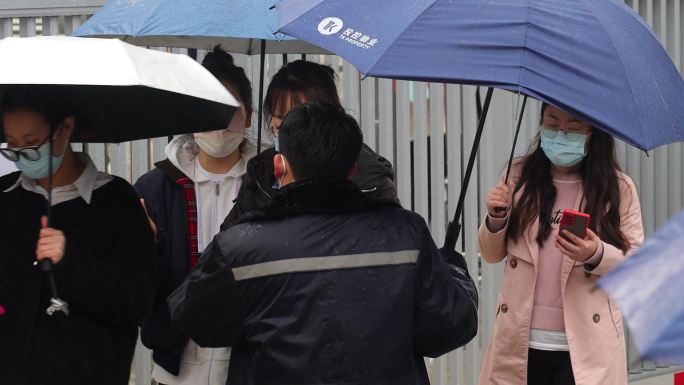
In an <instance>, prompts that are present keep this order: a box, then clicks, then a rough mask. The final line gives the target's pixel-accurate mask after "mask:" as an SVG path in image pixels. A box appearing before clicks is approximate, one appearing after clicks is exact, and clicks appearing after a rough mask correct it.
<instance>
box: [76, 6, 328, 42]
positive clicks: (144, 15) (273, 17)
mask: <svg viewBox="0 0 684 385" xmlns="http://www.w3.org/2000/svg"><path fill="white" fill-rule="evenodd" d="M275 1H276V0H192V1H188V0H137V1H133V0H110V1H108V2H107V3H106V4H105V5H104V6H103V7H102V8H101V9H100V10H99V11H98V12H97V13H96V14H95V15H93V16H92V17H91V18H90V19H88V21H87V22H86V23H84V24H83V25H82V26H81V27H80V28H79V29H78V30H76V32H74V36H84V37H85V36H96V37H117V38H120V39H122V40H124V41H126V42H128V43H131V44H136V45H144V46H154V47H184V48H199V49H211V48H213V47H214V46H215V45H217V44H221V46H222V47H223V49H225V50H227V51H229V52H234V53H243V54H247V55H252V54H259V53H261V47H260V45H261V41H262V40H263V41H264V42H265V52H266V53H322V52H323V50H322V49H320V48H318V47H315V46H313V45H311V44H308V43H306V42H303V41H301V40H294V39H292V38H289V37H287V36H285V35H283V34H282V33H275V32H276V30H277V28H278V21H279V19H280V16H279V15H278V12H276V11H275V10H273V9H270V8H271V6H272V5H273V3H274V2H275Z"/></svg>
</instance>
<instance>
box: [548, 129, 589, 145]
mask: <svg viewBox="0 0 684 385" xmlns="http://www.w3.org/2000/svg"><path fill="white" fill-rule="evenodd" d="M541 132H542V135H544V136H545V137H547V138H549V139H552V138H555V137H557V136H558V133H559V132H563V133H564V134H565V137H566V138H567V139H568V140H569V141H571V142H579V141H581V140H582V139H585V138H586V137H587V136H589V134H588V133H586V132H582V131H563V130H558V129H554V128H551V127H542V130H541Z"/></svg>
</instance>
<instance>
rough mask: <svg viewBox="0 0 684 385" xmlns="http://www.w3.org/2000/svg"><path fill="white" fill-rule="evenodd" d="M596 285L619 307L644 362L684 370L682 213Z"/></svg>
mask: <svg viewBox="0 0 684 385" xmlns="http://www.w3.org/2000/svg"><path fill="white" fill-rule="evenodd" d="M598 285H599V286H600V287H601V288H602V289H604V290H605V291H606V292H607V293H608V294H610V296H611V297H612V298H614V299H615V301H616V302H617V303H618V305H620V309H621V310H622V313H623V315H624V317H625V319H626V320H627V324H628V325H629V329H630V331H631V333H632V334H633V335H634V340H635V341H636V346H637V348H638V350H639V353H640V354H641V356H642V357H643V358H646V359H651V360H656V361H660V362H667V363H671V364H683V365H684V300H682V294H684V212H682V213H680V214H679V215H677V216H676V217H674V218H673V219H672V220H670V222H668V223H667V224H666V225H665V226H663V227H662V228H660V229H659V230H658V231H657V232H656V233H655V234H654V235H653V237H651V238H650V239H649V240H647V241H646V242H645V243H644V245H643V246H642V247H641V248H640V249H638V250H637V251H636V252H635V253H634V255H632V256H631V257H629V258H627V260H625V262H623V263H621V264H620V265H618V266H617V267H616V268H615V269H614V270H613V271H611V272H610V273H608V274H607V275H606V276H605V277H603V278H602V279H601V280H600V281H599V282H598Z"/></svg>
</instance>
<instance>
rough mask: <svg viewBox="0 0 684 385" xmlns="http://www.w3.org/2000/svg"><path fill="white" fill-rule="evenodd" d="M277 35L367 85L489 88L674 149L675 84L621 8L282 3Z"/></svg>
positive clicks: (569, 1) (485, 0)
mask: <svg viewBox="0 0 684 385" xmlns="http://www.w3.org/2000/svg"><path fill="white" fill-rule="evenodd" d="M276 9H277V10H279V11H280V14H281V15H282V19H281V27H280V29H279V31H280V32H284V33H286V34H288V35H290V36H293V37H297V38H300V39H302V40H306V41H308V42H310V43H312V44H315V45H317V46H320V47H322V48H325V49H327V50H329V51H332V52H334V53H336V54H338V55H340V56H342V57H344V58H345V59H347V60H348V61H350V62H351V63H352V64H354V65H355V66H356V67H357V68H358V69H359V70H360V71H361V72H363V73H364V74H366V75H369V76H378V77H385V78H395V79H410V80H424V81H431V82H449V83H462V84H474V85H484V86H493V87H497V88H503V89H507V90H512V91H516V92H521V93H523V94H526V95H529V96H531V97H534V98H537V99H540V100H543V101H546V102H548V103H551V104H553V105H555V106H557V107H559V108H562V109H564V110H567V111H568V112H571V113H572V114H573V115H575V116H578V117H581V118H583V119H585V120H587V121H589V122H591V123H592V124H593V125H594V126H596V127H597V128H600V129H602V130H604V131H606V132H608V133H610V134H612V135H614V136H616V137H618V138H620V139H622V140H624V141H626V142H627V143H630V144H632V145H634V146H636V147H638V148H640V149H643V150H650V149H653V148H655V147H657V146H660V145H664V144H668V143H673V142H678V141H682V140H684V81H682V76H681V74H680V73H679V72H678V71H677V69H676V68H675V66H674V64H673V63H672V60H671V59H670V57H669V56H668V54H667V52H666V51H665V49H664V48H663V47H662V45H661V44H660V42H659V41H658V39H657V37H656V36H655V35H654V34H653V32H652V31H651V29H650V28H649V27H648V26H647V25H646V24H645V23H644V21H643V20H642V19H641V18H640V17H639V16H638V15H637V14H636V13H634V11H633V10H632V9H630V8H629V7H628V6H627V5H625V4H624V3H623V2H622V1H619V0H602V1H598V0H595V1H591V0H458V1H454V0H376V1H365V0H346V1H334V0H282V1H279V2H278V3H277V4H276Z"/></svg>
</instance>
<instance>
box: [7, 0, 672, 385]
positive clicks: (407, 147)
mask: <svg viewBox="0 0 684 385" xmlns="http://www.w3.org/2000/svg"><path fill="white" fill-rule="evenodd" d="M628 4H629V5H630V6H632V7H633V8H634V9H635V10H637V11H638V12H639V13H640V14H641V15H642V16H643V17H644V18H645V19H646V20H647V21H648V23H649V24H650V25H651V26H652V27H653V29H654V30H655V32H656V33H657V34H658V36H659V37H660V38H661V41H662V42H663V44H664V45H665V46H666V47H667V49H668V51H669V53H670V55H671V56H672V58H673V60H674V62H675V64H676V65H677V67H678V68H679V69H680V71H681V69H682V66H684V58H683V57H682V51H683V50H684V39H682V18H683V17H684V10H683V9H682V0H632V1H628ZM1 12H2V11H1V10H0V14H1ZM36 16H40V15H39V14H37V15H36ZM84 19H85V16H81V15H75V16H50V17H43V18H33V17H30V18H28V17H27V18H20V19H16V18H15V19H9V18H5V19H2V18H0V37H5V36H10V35H20V36H34V35H36V34H45V35H54V34H70V33H71V32H72V31H73V30H74V29H76V28H77V27H78V26H79V25H80V24H81V23H82V22H83V21H84ZM174 52H179V53H184V50H175V51H174ZM202 55H203V53H202V52H200V53H199V56H200V57H199V58H198V59H200V60H201V57H202ZM300 58H301V56H300V55H289V57H284V56H282V55H269V56H268V58H267V74H266V75H267V76H266V78H267V79H268V78H270V77H271V76H272V75H273V74H274V73H275V71H276V70H277V69H278V68H279V67H280V66H281V65H282V64H283V62H284V61H285V60H290V61H292V60H296V59H300ZM235 59H236V63H237V64H239V65H242V66H243V67H244V68H245V69H246V72H247V73H248V75H249V76H251V78H252V79H255V81H258V63H259V57H258V56H254V57H246V56H243V55H235ZM306 59H307V60H311V61H317V62H321V63H325V64H328V65H330V66H332V67H333V68H334V69H335V70H336V71H337V72H338V74H339V77H338V87H339V90H340V93H341V96H342V100H343V104H344V106H345V107H346V108H347V109H348V110H349V112H350V113H351V114H353V115H354V116H356V117H357V118H358V119H359V121H360V123H361V126H362V129H363V133H364V137H365V141H366V142H367V143H368V145H369V146H371V147H372V148H374V149H375V150H376V151H377V152H378V153H380V154H382V155H383V156H385V157H386V158H388V159H389V160H390V161H392V163H393V164H394V165H395V168H396V171H397V188H398V191H399V196H400V199H401V201H402V203H403V204H404V206H405V207H407V208H411V209H413V210H414V211H416V212H418V213H419V214H421V215H422V216H423V217H425V218H426V219H427V220H428V221H429V224H430V226H431V229H432V233H433V236H434V238H435V239H436V241H437V243H438V244H439V243H441V242H442V240H443V239H444V234H445V228H446V224H447V223H448V220H449V218H451V216H452V215H453V213H454V211H455V206H456V202H457V197H458V193H459V191H460V188H461V182H460V181H461V177H462V174H463V172H464V168H465V163H466V161H467V158H468V156H469V151H470V145H471V143H472V141H473V137H474V135H475V129H476V118H477V116H476V115H477V112H476V106H475V92H476V88H475V87H471V86H457V85H444V84H427V83H418V82H406V81H392V80H385V79H375V78H366V79H362V76H360V74H359V73H358V71H356V69H354V67H353V66H351V65H350V64H349V63H346V62H344V61H343V60H341V59H340V58H338V57H335V56H318V55H308V56H307V57H306ZM51 60H58V58H48V57H46V58H45V63H46V65H49V63H50V61H51ZM644 70H645V71H647V70H648V69H646V68H645V69H644ZM257 85H258V84H256V83H255V84H254V86H255V89H254V97H255V100H256V98H257V97H258V94H257V92H258V91H257V88H256V87H257ZM520 102H521V98H519V97H518V96H516V95H514V94H512V93H509V92H504V91H498V90H497V91H495V93H494V98H493V101H492V108H491V112H490V115H489V119H488V122H487V125H486V128H485V133H484V136H483V139H482V145H481V148H480V152H479V157H478V161H477V163H476V170H477V172H476V173H475V174H474V175H473V179H472V181H471V185H470V189H469V193H468V196H467V199H466V206H465V207H466V208H465V212H464V215H463V224H464V227H463V234H462V236H461V248H462V249H463V250H464V251H465V253H466V256H467V259H468V263H469V266H470V268H471V271H479V272H480V299H481V304H480V317H481V321H482V325H481V327H480V334H479V337H478V338H476V340H475V341H474V342H473V343H471V344H470V345H468V346H466V347H465V348H463V349H460V350H458V351H456V352H454V353H452V354H449V355H447V356H445V357H442V358H440V359H437V360H431V361H430V365H431V376H432V380H433V383H435V384H475V383H476V382H477V377H478V373H479V367H480V362H481V359H482V355H483V351H484V349H485V348H486V344H487V341H488V338H489V334H490V329H491V326H492V323H493V320H494V316H495V314H494V310H495V309H494V308H495V304H496V296H497V293H498V290H499V287H500V282H501V278H502V271H503V266H502V265H501V264H499V265H489V264H486V263H483V264H481V263H480V260H479V257H478V256H477V250H476V245H475V237H476V230H477V226H478V224H479V223H480V220H481V218H482V214H483V213H484V211H485V209H484V203H483V202H484V197H485V195H486V193H487V190H488V189H489V187H491V186H492V185H494V184H495V183H496V182H497V181H498V178H499V175H500V174H501V172H502V170H503V167H504V165H505V162H506V161H507V158H508V154H509V151H510V148H511V145H512V139H513V132H514V128H515V126H514V122H515V119H516V111H518V110H519V105H520V104H519V103H520ZM616 102H619V101H616ZM538 119H539V103H537V102H535V101H533V102H530V103H528V105H527V108H526V111H525V115H524V119H523V128H522V131H521V136H520V141H519V144H518V149H517V153H518V155H522V154H523V153H524V152H525V150H526V148H527V145H528V144H529V143H530V140H531V138H532V137H534V135H535V134H536V133H537V131H538V129H539V127H538ZM256 121H257V120H256V119H253V122H256ZM165 144H166V139H165V138H159V139H152V140H143V141H137V142H132V143H126V144H121V145H102V144H88V145H86V146H85V150H87V151H88V152H89V153H90V154H91V156H92V157H93V159H94V161H95V163H96V165H97V166H98V167H99V168H100V169H103V170H107V171H108V172H110V173H112V174H115V175H119V176H122V177H124V178H126V179H128V180H130V181H132V182H134V181H135V180H136V179H137V178H138V177H139V176H141V175H142V174H144V173H145V172H146V171H147V170H148V169H149V168H150V167H151V165H152V164H153V163H154V162H155V161H157V160H160V159H162V158H163V157H164V152H163V150H164V145H165ZM682 146H683V145H682V144H675V145H670V146H667V147H664V148H660V149H657V150H655V151H653V152H652V153H651V154H649V155H650V156H647V154H645V153H643V152H641V151H639V150H636V149H634V148H631V147H630V146H628V145H625V144H624V143H621V142H620V143H619V144H618V156H619V160H620V162H621V164H622V166H623V168H624V170H625V171H626V172H627V174H629V175H630V176H631V177H632V178H633V179H634V181H635V183H636V185H637V188H638V190H639V194H640V198H641V203H642V210H643V218H644V225H645V229H646V232H647V234H650V233H652V231H653V229H654V228H656V227H658V226H659V225H661V224H663V223H664V222H665V221H666V220H667V219H668V218H669V217H670V216H671V215H673V214H674V213H676V212H678V211H680V210H682V208H684V195H683V194H682V192H683V191H684V186H683V183H684V168H682V167H681V166H682ZM629 355H630V359H629V361H630V373H633V374H638V373H642V372H646V373H648V372H649V371H652V373H654V374H656V373H658V371H654V370H655V369H656V368H657V367H660V366H666V365H661V364H660V363H652V362H641V361H638V360H636V357H637V355H636V351H635V350H634V348H633V346H630V349H629ZM149 367H150V360H149V356H148V354H147V353H146V352H145V351H144V350H142V349H141V350H139V354H138V358H137V359H136V370H135V372H136V379H137V380H136V383H138V384H143V383H144V384H148V383H149Z"/></svg>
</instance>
